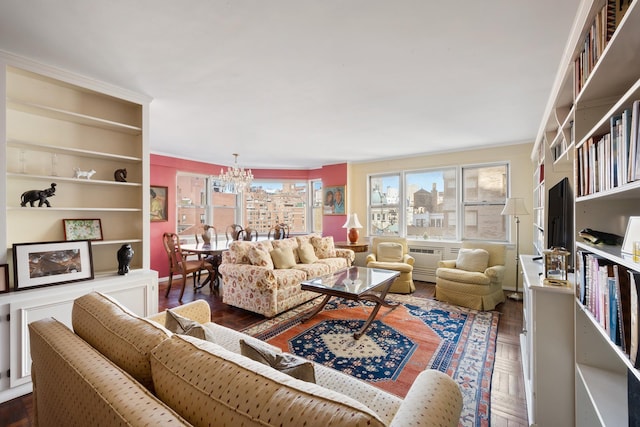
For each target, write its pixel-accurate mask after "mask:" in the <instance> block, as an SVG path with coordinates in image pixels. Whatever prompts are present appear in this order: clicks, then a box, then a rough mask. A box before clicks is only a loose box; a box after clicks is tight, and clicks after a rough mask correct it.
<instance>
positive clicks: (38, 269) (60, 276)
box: [13, 240, 93, 290]
mask: <svg viewBox="0 0 640 427" xmlns="http://www.w3.org/2000/svg"><path fill="white" fill-rule="evenodd" d="M13 271H14V287H15V289H16V290H22V289H27V288H34V287H40V286H50V285H59V284H62V283H70V282H79V281H81V280H91V279H93V259H92V257H91V240H73V241H68V242H44V243H14V244H13Z"/></svg>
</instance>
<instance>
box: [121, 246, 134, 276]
mask: <svg viewBox="0 0 640 427" xmlns="http://www.w3.org/2000/svg"><path fill="white" fill-rule="evenodd" d="M132 259H133V249H132V248H131V245H130V244H128V243H127V244H125V245H122V246H120V249H118V274H119V275H121V276H124V275H125V274H127V273H128V272H129V263H130V262H131V260H132Z"/></svg>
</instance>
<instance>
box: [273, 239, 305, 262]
mask: <svg viewBox="0 0 640 427" xmlns="http://www.w3.org/2000/svg"><path fill="white" fill-rule="evenodd" d="M271 245H272V246H273V249H282V248H291V250H292V251H293V255H294V256H295V259H296V264H297V263H299V262H300V259H299V258H298V241H297V240H296V238H295V237H289V238H287V239H282V240H273V241H271Z"/></svg>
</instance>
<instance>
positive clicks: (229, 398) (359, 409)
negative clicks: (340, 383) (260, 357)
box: [151, 335, 383, 427]
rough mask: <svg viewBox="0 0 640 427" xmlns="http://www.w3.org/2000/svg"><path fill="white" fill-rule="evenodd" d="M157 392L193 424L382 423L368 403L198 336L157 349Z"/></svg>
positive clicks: (154, 359)
mask: <svg viewBox="0 0 640 427" xmlns="http://www.w3.org/2000/svg"><path fill="white" fill-rule="evenodd" d="M151 367H152V368H151V369H152V373H153V381H154V384H155V389H156V395H157V396H158V397H159V398H160V399H161V400H162V401H163V402H165V403H166V404H167V405H169V406H170V407H171V408H172V409H173V410H175V411H176V412H178V413H179V414H180V415H182V416H183V417H184V418H185V419H187V421H188V422H190V423H191V424H193V425H194V426H210V425H217V426H218V425H219V426H223V425H227V426H232V425H244V426H263V427H264V426H282V425H295V424H296V422H295V420H300V419H301V418H300V417H301V416H302V417H304V421H305V422H306V423H305V425H306V426H308V427H313V426H317V427H326V426H328V425H331V426H345V427H346V426H350V427H351V426H363V427H364V426H383V423H382V421H381V420H380V419H379V418H378V416H377V415H376V414H375V413H374V412H373V411H372V410H370V409H369V408H367V407H366V406H365V405H363V404H362V403H360V402H357V401H355V400H354V399H352V398H350V397H347V396H345V395H342V394H340V393H337V392H334V391H331V390H328V389H326V388H323V387H321V386H319V385H317V384H313V383H309V382H305V381H300V380H297V379H295V378H292V377H290V376H288V375H286V374H283V373H282V372H278V371H276V370H274V369H272V368H271V367H269V366H266V365H263V364H261V363H259V362H256V361H254V360H251V359H249V358H247V357H244V356H242V355H240V354H236V353H233V352H230V351H228V350H225V349H224V348H222V347H220V346H218V345H216V344H213V343H210V342H207V341H202V340H198V339H197V338H193V337H188V336H180V335H174V336H173V337H171V339H168V340H166V341H164V342H163V343H161V344H160V345H158V346H157V347H156V348H154V349H153V351H152V354H151Z"/></svg>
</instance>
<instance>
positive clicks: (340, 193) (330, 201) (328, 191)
mask: <svg viewBox="0 0 640 427" xmlns="http://www.w3.org/2000/svg"><path fill="white" fill-rule="evenodd" d="M345 196H346V185H334V186H333V187H325V188H324V190H323V199H322V212H324V214H325V215H345V214H346V212H347V209H346V207H345V204H346V202H345Z"/></svg>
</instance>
